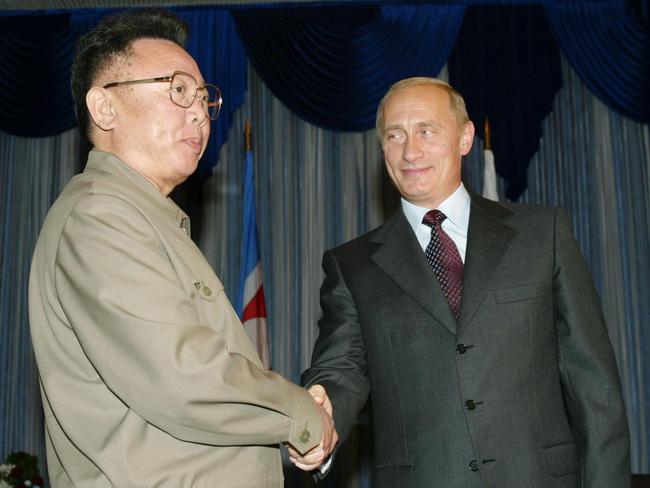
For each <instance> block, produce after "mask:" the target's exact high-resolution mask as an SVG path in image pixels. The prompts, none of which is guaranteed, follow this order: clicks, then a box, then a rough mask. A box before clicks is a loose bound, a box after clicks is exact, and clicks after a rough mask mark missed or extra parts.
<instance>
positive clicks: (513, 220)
mask: <svg viewBox="0 0 650 488" xmlns="http://www.w3.org/2000/svg"><path fill="white" fill-rule="evenodd" d="M477 215H479V216H481V217H488V218H491V219H495V220H498V221H501V222H503V223H505V224H506V225H510V226H513V227H531V226H532V227H535V226H542V227H546V228H548V227H549V226H550V227H551V228H552V227H554V222H555V220H556V219H557V218H558V216H559V217H560V218H564V219H566V218H568V217H567V214H566V211H565V210H564V209H562V208H561V207H557V206H552V205H538V204H532V203H514V202H494V201H492V200H487V199H485V198H483V197H481V196H480V195H477V194H472V204H471V212H470V220H471V219H472V217H476V216H477Z"/></svg>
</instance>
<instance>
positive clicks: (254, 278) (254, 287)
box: [244, 261, 262, 308]
mask: <svg viewBox="0 0 650 488" xmlns="http://www.w3.org/2000/svg"><path fill="white" fill-rule="evenodd" d="M261 286H262V266H261V264H260V262H259V261H258V262H257V265H256V266H255V269H254V270H253V271H252V272H251V273H250V274H249V275H248V276H247V277H246V281H245V282H244V308H246V305H248V303H249V302H250V301H251V299H252V298H253V297H254V296H255V295H256V294H257V291H258V290H259V289H260V287H261Z"/></svg>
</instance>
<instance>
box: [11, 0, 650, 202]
mask: <svg viewBox="0 0 650 488" xmlns="http://www.w3.org/2000/svg"><path fill="white" fill-rule="evenodd" d="M502 3H504V2H497V1H495V0H466V1H460V0H458V1H454V2H445V3H440V4H438V3H435V2H426V1H422V2H413V3H409V4H401V3H400V4H393V3H390V2H387V1H381V0H377V1H374V2H365V3H362V4H356V5H355V4H346V3H331V4H327V3H317V4H316V5H315V6H306V7H300V8H296V7H295V5H294V6H293V7H292V8H287V7H286V5H284V4H266V5H259V4H258V5H254V6H253V7H252V8H241V7H238V6H231V7H224V6H220V7H218V8H216V7H200V8H191V7H178V8H174V10H175V11H176V12H177V13H178V14H179V15H180V16H181V17H182V18H184V19H185V20H186V21H188V23H189V24H190V30H191V36H192V37H191V39H190V42H189V46H188V50H189V52H190V53H191V54H192V55H193V56H194V57H195V58H197V60H198V61H199V64H200V66H201V68H202V70H203V72H204V76H205V78H206V79H209V80H211V81H213V82H215V83H217V84H218V85H220V86H221V87H222V89H223V92H224V104H225V105H224V107H223V109H222V115H221V116H220V119H219V120H218V121H217V123H216V124H215V125H214V126H213V137H212V142H211V143H210V145H209V146H208V149H207V151H206V154H205V155H204V157H203V159H202V161H201V164H200V169H199V172H198V178H199V179H200V180H202V179H204V178H205V176H206V175H208V174H210V173H211V172H212V170H213V168H214V166H215V165H216V164H217V161H218V154H219V148H220V147H221V146H222V145H223V143H224V142H225V140H226V138H227V134H228V130H229V128H230V126H231V124H232V113H233V111H234V110H235V109H236V108H237V107H239V106H240V105H241V104H242V102H243V99H244V94H245V83H246V62H245V61H246V56H248V57H249V58H250V59H251V61H252V63H253V65H254V66H255V67H256V69H257V70H258V72H259V73H260V76H261V77H262V78H263V79H264V81H265V83H266V84H267V85H268V86H269V87H270V88H271V90H272V92H273V93H274V95H275V96H277V97H278V98H279V99H280V100H281V101H282V102H283V103H284V104H285V105H286V106H287V107H289V108H290V109H291V110H292V111H293V112H294V113H296V114H298V115H299V116H300V117H301V118H303V119H304V120H307V121H309V122H311V123H313V124H315V125H317V126H319V127H324V128H328V129H331V130H335V131H362V130H367V129H368V128H370V127H372V126H373V124H374V116H375V109H376V106H377V103H378V101H379V99H380V98H381V96H382V95H383V93H385V91H386V89H387V88H388V86H390V84H391V83H393V82H394V81H396V80H398V79H401V78H404V77H407V76H415V75H434V74H435V73H438V72H439V70H440V68H441V67H442V66H443V64H444V63H445V61H446V60H447V58H449V66H450V76H451V81H452V83H453V84H455V85H456V86H457V87H458V88H459V89H460V91H461V93H463V95H464V96H465V98H466V99H468V101H471V103H468V105H469V106H470V107H471V110H472V114H471V115H472V116H473V118H474V120H475V122H477V124H478V125H479V126H480V125H481V124H482V123H483V119H484V117H486V116H487V117H489V119H490V120H491V122H492V126H493V129H494V130H493V135H494V144H493V146H494V152H495V155H496V156H497V157H496V161H497V172H498V173H499V175H501V176H502V177H503V178H504V179H505V180H506V182H507V185H506V189H507V196H508V197H509V198H510V199H512V200H516V199H518V198H519V196H520V195H521V194H522V192H523V191H525V189H526V185H527V181H526V171H527V168H528V164H529V161H530V159H531V156H532V155H533V154H534V153H535V151H536V150H537V148H538V147H539V140H540V137H541V130H540V122H541V121H542V120H543V119H544V117H546V115H547V114H548V112H549V110H550V103H551V101H552V100H553V96H554V94H555V93H556V92H557V90H558V89H559V87H560V86H561V83H560V81H559V80H560V78H559V74H558V73H559V70H558V61H557V60H558V46H557V45H558V44H559V47H560V48H561V49H562V51H563V52H564V53H565V54H566V56H567V58H568V59H569V61H570V62H571V64H572V66H573V67H574V69H575V70H576V72H577V73H578V75H579V76H580V77H581V78H582V80H583V81H584V82H585V84H586V85H587V86H588V87H589V88H590V89H591V90H592V91H593V92H594V93H595V94H596V96H598V97H599V98H600V99H601V100H602V101H603V102H604V103H605V104H607V105H608V106H609V107H610V108H612V109H614V110H616V111H617V112H619V113H622V114H624V115H626V116H628V117H632V118H634V119H636V120H638V121H641V122H645V123H649V122H650V21H649V17H650V6H649V3H648V0H635V1H623V0H606V1H598V0H592V1H578V0H573V1H571V0H564V1H559V0H558V1H548V2H530V1H529V0H510V1H509V2H505V3H507V5H503V4H502ZM495 4H499V5H495ZM466 5H469V7H467V14H465V12H466ZM229 8H231V9H232V14H231V11H230V10H229ZM72 12H73V13H72V14H70V13H69V12H68V13H61V12H60V11H59V12H54V13H49V14H48V13H47V12H40V15H26V16H17V15H15V14H13V15H8V14H7V13H4V15H2V16H0V27H1V28H0V47H2V49H0V69H2V70H3V73H4V75H3V76H2V77H0V90H1V93H3V94H4V95H5V96H4V97H1V98H0V130H2V131H5V132H8V133H10V134H16V135H21V136H31V137H41V136H47V135H54V134H58V133H61V132H63V131H64V130H67V129H69V128H71V127H73V126H74V124H75V120H74V115H73V113H72V108H71V107H72V104H71V99H70V93H69V88H68V80H67V76H68V72H69V66H70V62H71V60H72V56H73V46H74V41H75V40H76V39H77V38H78V36H79V35H80V34H81V33H83V32H85V31H86V30H87V29H89V28H90V27H92V26H93V25H95V24H96V23H97V21H98V20H99V18H100V17H101V15H103V14H104V13H106V12H107V10H104V11H99V13H98V11H92V12H88V11H79V10H73V11H72ZM544 12H545V13H546V15H544ZM43 14H47V15H43ZM231 15H232V16H234V18H235V20H236V28H235V23H234V22H233V18H232V17H231ZM547 18H548V20H549V21H550V25H551V27H552V30H550V29H549V28H548V25H547ZM463 19H464V20H463ZM461 24H462V26H463V27H462V29H461ZM459 31H460V34H459ZM550 32H552V33H553V34H554V36H555V39H556V40H555V41H553V39H552V35H551V34H550ZM240 39H241V40H240ZM242 41H243V44H242ZM244 45H245V47H246V49H244V47H243V46H244ZM452 49H453V52H452ZM450 53H451V56H450ZM515 67H516V69H515ZM481 133H482V131H481V130H480V127H479V134H481Z"/></svg>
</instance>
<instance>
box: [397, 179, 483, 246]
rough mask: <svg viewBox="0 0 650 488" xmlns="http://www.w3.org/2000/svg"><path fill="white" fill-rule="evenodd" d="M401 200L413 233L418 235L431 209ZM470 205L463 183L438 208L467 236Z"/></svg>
mask: <svg viewBox="0 0 650 488" xmlns="http://www.w3.org/2000/svg"><path fill="white" fill-rule="evenodd" d="M401 200H402V211H403V212H404V216H405V217H406V220H408V223H409V224H410V225H411V227H412V228H413V231H414V232H415V233H416V234H417V232H418V230H419V228H420V225H422V219H423V218H424V215H425V214H426V213H427V212H428V211H429V210H431V209H430V208H424V207H418V206H417V205H413V204H412V203H411V202H409V201H408V200H406V199H404V198H402V199H401ZM470 203H471V199H470V196H469V193H468V192H467V190H466V189H465V185H463V184H462V183H461V184H460V185H459V186H458V188H457V189H456V190H455V191H454V192H453V193H452V194H451V195H449V196H448V197H447V198H446V199H445V200H443V202H442V203H441V204H440V205H438V207H437V208H438V210H440V211H441V212H442V213H444V214H445V215H446V216H447V220H449V222H450V223H451V224H453V225H454V226H455V227H457V228H458V230H459V232H460V233H461V234H462V235H465V236H467V229H468V227H469V208H470Z"/></svg>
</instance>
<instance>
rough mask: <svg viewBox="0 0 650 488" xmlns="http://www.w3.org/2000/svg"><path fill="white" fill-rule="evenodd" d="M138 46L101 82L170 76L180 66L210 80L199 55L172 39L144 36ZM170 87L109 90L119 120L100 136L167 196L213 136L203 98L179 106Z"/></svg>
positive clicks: (191, 169) (150, 85) (193, 167)
mask: <svg viewBox="0 0 650 488" xmlns="http://www.w3.org/2000/svg"><path fill="white" fill-rule="evenodd" d="M132 50H133V54H132V55H131V56H129V57H127V58H124V61H119V62H118V63H117V66H116V68H117V69H116V70H112V71H111V73H110V74H108V73H107V74H105V75H103V77H102V79H101V80H98V82H97V84H98V85H103V84H106V83H109V82H112V81H126V80H137V79H146V78H153V77H159V76H169V75H171V74H172V73H174V72H175V71H184V72H186V73H189V74H190V75H192V76H193V77H194V78H196V80H197V81H198V83H199V86H202V85H203V84H204V81H203V77H202V76H201V72H200V71H199V68H198V66H197V64H196V62H195V61H194V59H192V57H191V56H190V55H189V54H188V53H187V52H186V51H185V50H183V49H182V48H181V47H180V46H178V45H177V44H175V43H173V42H171V41H167V40H162V39H139V40H137V41H135V42H133V44H132ZM115 77H119V79H117V78H115ZM169 88H170V84H169V83H165V82H161V83H146V84H135V85H122V86H117V87H113V88H108V89H104V91H105V92H106V97H108V98H109V99H110V103H111V107H112V109H113V119H112V121H111V125H110V127H109V128H110V130H109V135H108V137H104V138H103V139H101V138H100V139H99V140H102V141H103V142H104V145H107V146H108V147H98V149H104V150H107V151H109V152H111V153H113V154H115V155H116V156H118V157H119V158H120V159H122V160H123V161H124V162H125V163H127V164H128V165H129V166H131V167H133V168H134V169H135V170H136V171H138V172H139V173H140V174H142V175H143V176H145V177H146V178H147V179H149V181H151V182H152V183H153V184H154V185H155V186H156V187H157V188H158V189H159V190H160V191H161V192H162V193H163V194H164V195H167V194H169V193H170V192H171V191H172V189H173V188H174V187H175V186H176V185H178V184H180V183H182V182H183V181H184V180H185V179H186V178H187V177H188V176H189V175H191V174H192V173H193V172H194V171H195V170H196V167H197V165H198V161H199V159H200V157H201V155H202V154H203V151H204V150H205V147H206V145H207V143H208V136H209V135H210V120H209V119H208V117H207V115H206V114H205V111H204V110H203V108H202V106H201V104H200V102H199V101H198V100H195V101H194V103H193V104H192V105H191V106H190V107H188V108H183V107H179V106H178V105H175V104H174V103H173V102H172V101H171V100H170V97H169ZM197 98H198V97H197ZM97 146H99V145H97Z"/></svg>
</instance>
